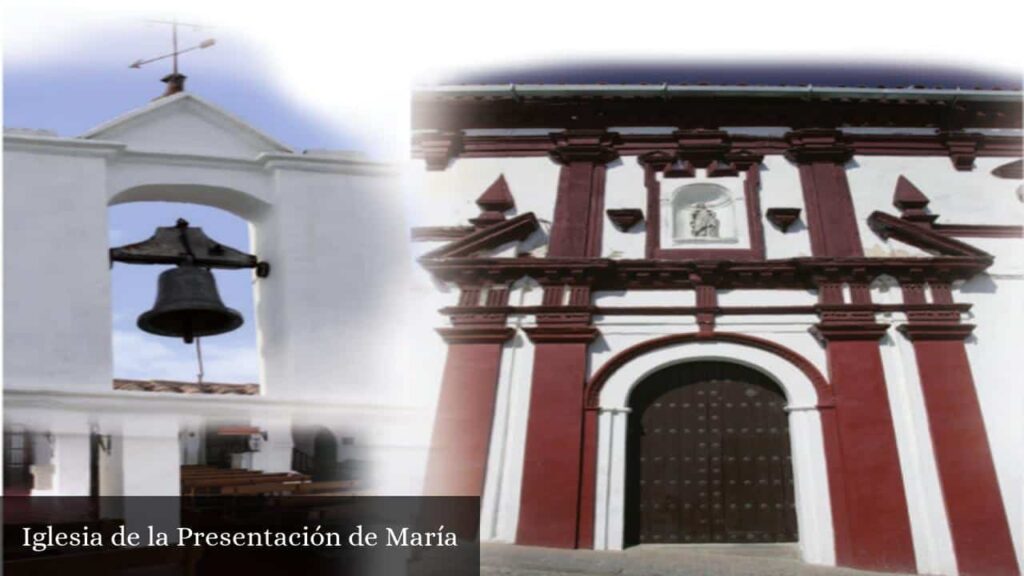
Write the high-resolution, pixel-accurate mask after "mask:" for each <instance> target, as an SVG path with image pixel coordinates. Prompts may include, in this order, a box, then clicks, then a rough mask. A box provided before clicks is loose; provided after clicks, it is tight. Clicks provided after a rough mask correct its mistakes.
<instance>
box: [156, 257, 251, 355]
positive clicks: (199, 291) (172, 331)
mask: <svg viewBox="0 0 1024 576" xmlns="http://www.w3.org/2000/svg"><path fill="white" fill-rule="evenodd" d="M242 322H243V320H242V315H241V314H239V312H238V311H237V310H234V309H232V308H228V307H227V306H225V305H224V302H223V301H221V299H220V294H218V293H217V282H216V281H215V280H214V278H213V274H212V273H211V272H210V271H209V270H207V269H206V268H199V267H197V266H190V265H184V266H179V267H177V268H172V269H170V270H167V271H165V272H163V273H162V274H160V279H159V281H158V287H157V293H156V302H155V303H154V304H153V309H152V310H150V311H148V312H144V313H142V315H140V316H139V320H138V326H139V328H141V329H142V330H144V331H146V332H149V333H150V334H157V335H159V336H175V337H178V338H182V339H184V340H185V342H186V343H191V342H192V341H193V339H194V338H195V337H196V336H213V335H216V334H224V333H225V332H231V331H232V330H234V329H236V328H238V327H239V326H241V325H242Z"/></svg>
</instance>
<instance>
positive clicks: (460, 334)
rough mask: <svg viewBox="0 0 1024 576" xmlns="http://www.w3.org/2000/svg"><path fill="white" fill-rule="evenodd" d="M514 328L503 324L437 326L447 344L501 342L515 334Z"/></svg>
mask: <svg viewBox="0 0 1024 576" xmlns="http://www.w3.org/2000/svg"><path fill="white" fill-rule="evenodd" d="M515 332H516V331H515V329H513V328H505V327H504V326H486V325H478V326H472V325H465V326H452V327H446V328H437V333H438V334H440V335H441V338H444V341H445V342H447V343H448V344H501V343H503V342H505V341H507V340H508V339H509V338H511V337H512V336H514V335H515Z"/></svg>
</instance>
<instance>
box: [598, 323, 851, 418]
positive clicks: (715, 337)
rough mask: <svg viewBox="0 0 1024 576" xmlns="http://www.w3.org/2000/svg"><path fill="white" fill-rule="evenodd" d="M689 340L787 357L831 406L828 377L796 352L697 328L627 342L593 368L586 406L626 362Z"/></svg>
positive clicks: (743, 336) (822, 401)
mask: <svg viewBox="0 0 1024 576" xmlns="http://www.w3.org/2000/svg"><path fill="white" fill-rule="evenodd" d="M692 342H728V343H732V344H739V345H741V346H749V347H751V348H757V349H759V350H764V351H765V352H769V353H771V354H774V355H776V356H779V357H781V358H782V359H783V360H786V361H787V362H789V363H790V364H793V365H794V366H796V367H797V368H798V369H799V370H800V371H801V372H803V373H804V374H805V375H807V378H808V379H809V380H810V381H811V384H813V385H814V389H815V391H816V392H817V394H818V404H820V405H822V406H831V405H832V404H833V402H834V398H833V397H832V390H831V388H830V387H829V385H828V381H827V380H826V379H825V377H824V376H822V375H821V372H818V369H817V368H815V367H814V365H813V364H811V362H810V361H809V360H807V359H806V358H804V357H803V356H801V355H800V354H798V353H797V352H794V351H793V350H790V349H789V348H786V347H785V346H782V345H780V344H776V343H775V342H772V341H770V340H765V339H763V338H758V337H756V336H749V335H746V334H737V333H733V332H713V333H699V332H698V333H688V334H672V335H669V336H662V337H660V338H654V339H651V340H646V341H644V342H641V343H639V344H635V345H633V346H630V347H629V348H626V349H625V350H623V351H621V352H619V353H618V354H616V355H615V356H612V357H611V358H610V359H608V361H607V362H605V363H604V364H602V365H601V367H600V368H598V370H597V371H596V372H594V374H593V376H591V377H590V381H589V382H587V386H586V397H585V398H586V406H587V408H591V409H596V408H598V407H599V406H600V400H601V390H602V388H604V385H605V383H606V382H607V381H608V378H610V377H611V376H612V374H614V373H615V372H616V371H617V370H618V369H619V368H621V367H622V366H623V365H625V364H626V363H627V362H629V361H631V360H633V359H635V358H637V357H639V356H642V355H644V354H647V353H649V352H653V351H654V350H657V349H659V348H664V347H666V346H674V345H676V344H687V343H692Z"/></svg>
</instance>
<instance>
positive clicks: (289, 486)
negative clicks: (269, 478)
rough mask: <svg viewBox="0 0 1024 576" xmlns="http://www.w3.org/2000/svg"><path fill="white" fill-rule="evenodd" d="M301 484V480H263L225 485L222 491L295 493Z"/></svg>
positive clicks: (228, 494)
mask: <svg viewBox="0 0 1024 576" xmlns="http://www.w3.org/2000/svg"><path fill="white" fill-rule="evenodd" d="M299 486H302V484H301V483H299V482H262V483H260V484H244V485H241V486H225V487H223V488H221V489H220V493H221V495H224V496H253V495H259V494H265V495H283V494H292V493H294V492H295V491H296V490H297V489H298V487H299Z"/></svg>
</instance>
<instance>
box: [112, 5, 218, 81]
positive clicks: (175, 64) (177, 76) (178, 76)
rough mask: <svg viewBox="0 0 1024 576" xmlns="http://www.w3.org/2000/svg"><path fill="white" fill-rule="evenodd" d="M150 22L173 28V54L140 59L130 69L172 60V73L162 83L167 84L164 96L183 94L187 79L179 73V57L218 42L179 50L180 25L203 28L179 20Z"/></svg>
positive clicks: (211, 39) (208, 39)
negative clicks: (168, 59)
mask: <svg viewBox="0 0 1024 576" xmlns="http://www.w3.org/2000/svg"><path fill="white" fill-rule="evenodd" d="M149 22H153V23H156V24H169V25H170V26H171V52H170V53H168V54H163V55H161V56H156V57H154V58H149V59H148V60H143V59H141V58H140V59H139V60H136V61H135V62H132V63H131V64H130V65H129V66H128V67H129V68H142V67H143V66H145V65H146V64H149V63H151V62H157V61H158V60H165V59H167V58H171V59H172V62H173V66H172V69H171V73H170V74H168V75H167V76H164V77H163V78H162V79H161V81H162V82H164V83H165V84H167V90H166V91H165V92H164V94H163V95H164V96H170V95H171V94H175V93H177V92H181V91H182V90H184V89H185V78H186V77H185V75H184V74H181V73H179V72H178V56H179V55H181V54H184V53H186V52H192V51H193V50H203V49H205V48H209V47H210V46H213V45H214V44H216V41H215V40H214V39H213V38H207V39H206V40H203V41H202V42H200V43H199V44H196V45H195V46H190V47H188V48H183V49H178V26H179V25H181V26H188V27H190V28H192V29H194V30H199V29H201V28H203V26H200V25H198V24H187V23H183V22H178V21H177V20H149Z"/></svg>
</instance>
